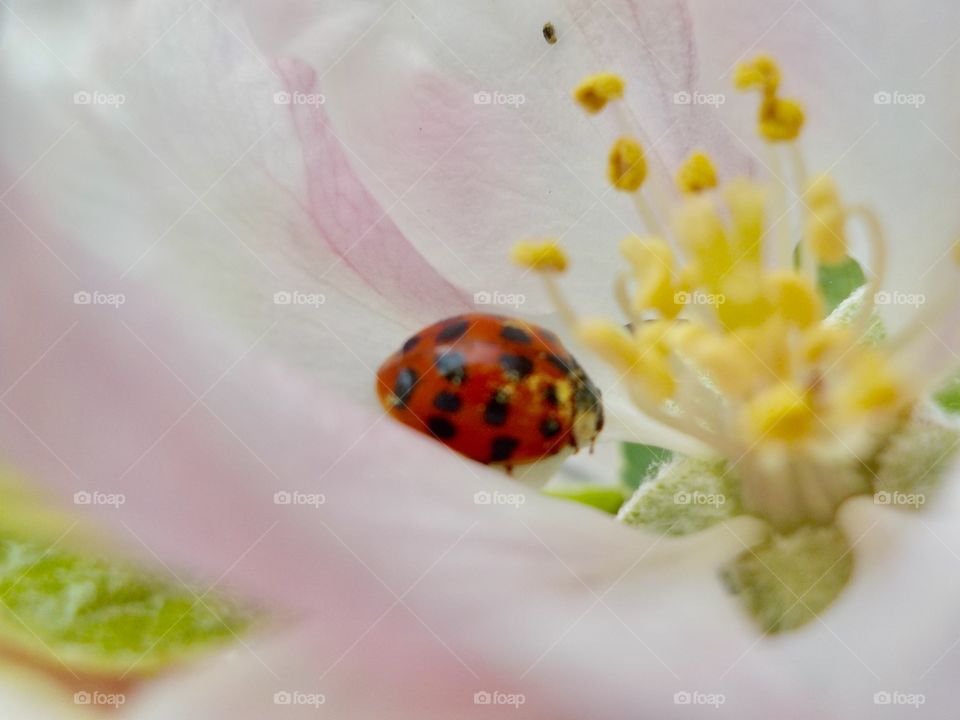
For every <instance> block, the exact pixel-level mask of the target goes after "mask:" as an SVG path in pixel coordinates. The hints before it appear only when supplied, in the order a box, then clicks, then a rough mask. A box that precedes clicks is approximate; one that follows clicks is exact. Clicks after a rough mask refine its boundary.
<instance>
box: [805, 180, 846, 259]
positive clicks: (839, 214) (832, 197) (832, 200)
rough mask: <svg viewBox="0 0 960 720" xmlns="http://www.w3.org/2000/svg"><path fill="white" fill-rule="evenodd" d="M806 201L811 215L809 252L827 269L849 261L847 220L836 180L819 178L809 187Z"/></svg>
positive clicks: (808, 227) (807, 234) (807, 232)
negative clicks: (846, 260)
mask: <svg viewBox="0 0 960 720" xmlns="http://www.w3.org/2000/svg"><path fill="white" fill-rule="evenodd" d="M803 199H804V202H805V203H806V205H807V208H808V210H809V211H810V215H809V217H808V219H807V224H806V236H807V244H806V248H805V252H809V253H811V254H812V255H813V257H815V258H816V259H817V260H818V261H819V262H821V263H823V264H825V265H836V264H837V263H839V262H843V261H844V260H845V259H846V258H847V240H846V233H845V232H844V226H845V224H846V221H847V218H846V213H845V212H844V210H843V206H842V205H841V204H840V196H839V194H838V193H837V186H836V184H835V183H834V182H833V179H832V178H830V177H829V176H828V175H821V176H819V177H817V178H815V179H814V180H813V182H811V183H810V184H809V185H808V186H807V190H806V192H805V193H804V195H803Z"/></svg>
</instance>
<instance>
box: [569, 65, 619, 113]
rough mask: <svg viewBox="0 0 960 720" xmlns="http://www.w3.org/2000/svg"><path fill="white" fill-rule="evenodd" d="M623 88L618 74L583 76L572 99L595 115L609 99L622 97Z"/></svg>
mask: <svg viewBox="0 0 960 720" xmlns="http://www.w3.org/2000/svg"><path fill="white" fill-rule="evenodd" d="M623 88H624V82H623V78H621V77H620V76H619V75H615V74H614V73H599V74H597V75H591V76H590V77H588V78H585V79H584V80H583V82H581V83H580V84H579V85H578V86H577V88H576V90H574V91H573V99H574V100H576V101H577V103H578V104H579V105H580V107H582V108H583V109H584V110H586V111H587V112H588V113H590V114H591V115H595V114H596V113H598V112H600V111H601V110H603V108H605V107H606V106H607V103H608V102H609V101H611V100H619V99H620V98H622V97H623Z"/></svg>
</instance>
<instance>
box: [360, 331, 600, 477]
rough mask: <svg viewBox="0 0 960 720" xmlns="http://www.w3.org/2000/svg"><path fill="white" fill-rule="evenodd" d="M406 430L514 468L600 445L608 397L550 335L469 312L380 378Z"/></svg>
mask: <svg viewBox="0 0 960 720" xmlns="http://www.w3.org/2000/svg"><path fill="white" fill-rule="evenodd" d="M377 394H378V396H379V397H380V402H381V403H383V406H384V408H385V409H386V410H387V411H388V412H389V413H390V414H391V415H392V416H393V417H395V418H396V419H398V420H399V421H400V422H402V423H405V424H407V425H409V426H410V427H412V428H415V429H416V430H419V431H421V432H424V433H427V434H429V435H432V436H433V437H435V438H437V439H438V440H440V441H441V442H443V443H444V444H446V445H448V446H449V447H451V448H453V449H454V450H456V451H457V452H459V453H462V454H463V455H466V456H467V457H469V458H472V459H473V460H477V461H479V462H482V463H486V464H491V463H496V464H503V465H506V466H507V468H508V469H509V468H511V467H513V466H514V465H521V464H524V463H532V462H536V461H537V460H540V459H542V458H545V457H548V456H551V455H555V454H557V453H558V452H560V451H561V450H563V449H565V448H567V447H572V448H573V449H574V450H575V451H576V450H577V449H579V448H580V447H581V446H582V445H585V444H592V443H593V441H594V439H595V438H596V436H597V434H598V433H599V432H600V430H601V428H602V427H603V406H602V404H601V398H600V391H599V390H598V389H597V387H596V385H594V384H593V383H592V382H591V381H590V378H588V377H587V375H586V373H585V372H584V371H583V368H582V367H580V365H579V363H577V361H576V360H574V358H573V356H572V355H570V353H568V352H567V351H566V349H565V348H564V347H563V345H562V344H561V343H560V340H559V338H558V337H557V336H556V335H554V334H553V333H552V332H550V331H549V330H545V329H543V328H541V327H537V326H536V325H531V324H529V323H525V322H522V321H520V320H513V319H511V318H506V317H501V316H499V315H485V314H482V313H469V314H466V315H457V316H456V317H452V318H447V319H446V320H441V321H440V322H438V323H434V324H433V325H430V326H429V327H425V328H423V330H421V331H420V332H418V333H417V334H416V335H414V336H413V337H411V338H409V339H408V340H407V341H406V342H405V343H404V344H403V347H402V348H401V349H400V350H399V351H398V352H396V353H394V354H393V355H391V356H390V357H389V358H387V360H386V361H385V362H384V363H383V365H381V366H380V369H379V370H378V371H377Z"/></svg>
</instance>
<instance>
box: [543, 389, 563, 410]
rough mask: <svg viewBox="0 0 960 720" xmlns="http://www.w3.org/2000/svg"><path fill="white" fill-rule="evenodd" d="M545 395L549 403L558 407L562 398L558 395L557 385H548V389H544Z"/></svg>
mask: <svg viewBox="0 0 960 720" xmlns="http://www.w3.org/2000/svg"><path fill="white" fill-rule="evenodd" d="M543 397H544V399H545V400H546V401H547V403H548V404H550V405H552V406H553V407H557V406H558V405H559V404H560V398H559V397H557V386H556V385H547V389H546V390H544V391H543Z"/></svg>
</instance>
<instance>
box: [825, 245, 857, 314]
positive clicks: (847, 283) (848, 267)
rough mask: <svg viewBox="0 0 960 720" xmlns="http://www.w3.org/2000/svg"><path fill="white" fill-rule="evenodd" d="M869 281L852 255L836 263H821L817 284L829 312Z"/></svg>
mask: <svg viewBox="0 0 960 720" xmlns="http://www.w3.org/2000/svg"><path fill="white" fill-rule="evenodd" d="M866 282H867V276H866V275H864V273H863V268H861V267H860V263H858V262H857V261H856V260H854V259H853V258H852V257H848V258H847V259H846V260H843V261H842V262H839V263H837V264H836V265H820V266H819V267H818V268H817V284H818V285H819V287H820V294H821V295H822V296H823V300H824V302H825V303H826V305H827V312H828V313H831V312H833V310H834V308H836V307H837V305H839V304H840V303H842V302H843V301H844V300H846V299H847V298H848V297H850V294H851V293H852V292H853V291H854V290H856V289H857V288H858V287H861V286H862V285H863V284H864V283H866Z"/></svg>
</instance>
